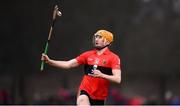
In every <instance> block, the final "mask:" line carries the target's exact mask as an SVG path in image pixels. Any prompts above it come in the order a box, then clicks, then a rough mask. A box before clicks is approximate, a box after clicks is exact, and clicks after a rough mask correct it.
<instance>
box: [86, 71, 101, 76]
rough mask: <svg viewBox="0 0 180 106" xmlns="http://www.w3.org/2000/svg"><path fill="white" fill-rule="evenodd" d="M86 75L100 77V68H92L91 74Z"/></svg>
mask: <svg viewBox="0 0 180 106" xmlns="http://www.w3.org/2000/svg"><path fill="white" fill-rule="evenodd" d="M88 75H90V76H93V77H101V76H102V75H103V73H101V71H100V70H92V74H88Z"/></svg>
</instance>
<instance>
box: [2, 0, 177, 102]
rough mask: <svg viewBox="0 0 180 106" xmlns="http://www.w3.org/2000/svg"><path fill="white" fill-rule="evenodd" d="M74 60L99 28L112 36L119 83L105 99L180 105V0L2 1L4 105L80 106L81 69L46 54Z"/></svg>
mask: <svg viewBox="0 0 180 106" xmlns="http://www.w3.org/2000/svg"><path fill="white" fill-rule="evenodd" d="M55 4H58V5H59V7H60V10H61V11H62V14H63V16H62V17H60V18H58V19H57V21H56V23H55V26H54V29H53V35H52V38H51V42H50V46H49V51H48V55H49V57H51V58H52V59H57V60H69V59H72V58H75V57H76V56H78V55H79V54H80V53H82V52H84V51H86V50H90V49H92V35H93V34H94V33H95V32H96V31H97V30H99V29H106V30H109V31H112V32H113V33H114V37H115V41H114V42H113V44H112V46H111V47H110V48H111V50H112V51H114V52H115V53H117V54H118V55H119V56H120V58H121V63H122V64H121V67H122V82H121V84H114V83H111V87H110V92H109V97H108V99H107V103H106V104H139V105H142V104H180V90H179V89H180V77H179V76H180V66H179V63H180V30H179V28H180V0H59V1H57V0H11V1H8V0H3V1H1V3H0V13H1V14H0V24H1V25H0V45H1V52H0V104H75V103H76V93H77V90H78V87H79V84H80V81H81V79H82V76H83V74H84V72H83V66H81V67H78V68H74V69H70V70H66V71H64V70H62V69H57V68H54V67H51V66H48V65H46V66H45V70H44V71H43V72H41V71H40V63H41V61H40V58H41V53H42V52H43V51H44V47H45V42H46V40H47V37H48V32H49V29H50V26H51V21H52V11H53V8H54V5H55Z"/></svg>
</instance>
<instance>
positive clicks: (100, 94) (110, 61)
mask: <svg viewBox="0 0 180 106" xmlns="http://www.w3.org/2000/svg"><path fill="white" fill-rule="evenodd" d="M76 60H77V61H78V63H79V64H84V65H85V75H84V77H83V80H82V82H81V84H80V87H79V89H80V90H85V91H86V92H87V93H88V94H89V95H90V97H91V98H92V99H96V100H105V99H106V98H107V95H108V89H109V83H110V82H109V80H107V79H104V78H99V77H93V76H89V75H88V73H91V71H92V69H93V65H97V66H98V67H97V69H99V70H100V71H101V72H102V73H104V74H108V75H112V69H120V58H119V57H118V56H117V55H116V54H114V53H113V52H111V51H110V50H109V49H106V50H105V51H104V52H103V53H102V54H101V55H98V54H97V50H90V51H87V52H85V53H82V54H81V55H80V56H78V57H77V58H76Z"/></svg>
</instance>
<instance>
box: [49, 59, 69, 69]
mask: <svg viewBox="0 0 180 106" xmlns="http://www.w3.org/2000/svg"><path fill="white" fill-rule="evenodd" d="M46 63H47V64H49V65H51V66H54V67H57V68H62V69H69V68H71V67H70V66H69V64H68V62H67V61H57V60H52V59H50V60H48V61H46Z"/></svg>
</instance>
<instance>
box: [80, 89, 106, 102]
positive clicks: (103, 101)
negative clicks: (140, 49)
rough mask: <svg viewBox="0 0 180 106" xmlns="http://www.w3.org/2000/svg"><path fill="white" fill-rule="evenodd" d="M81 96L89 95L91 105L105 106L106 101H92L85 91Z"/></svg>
mask: <svg viewBox="0 0 180 106" xmlns="http://www.w3.org/2000/svg"><path fill="white" fill-rule="evenodd" d="M80 95H87V96H88V98H89V102H90V104H91V105H104V100H95V99H92V98H91V97H90V96H89V94H88V93H87V92H86V91H85V90H81V91H80Z"/></svg>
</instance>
